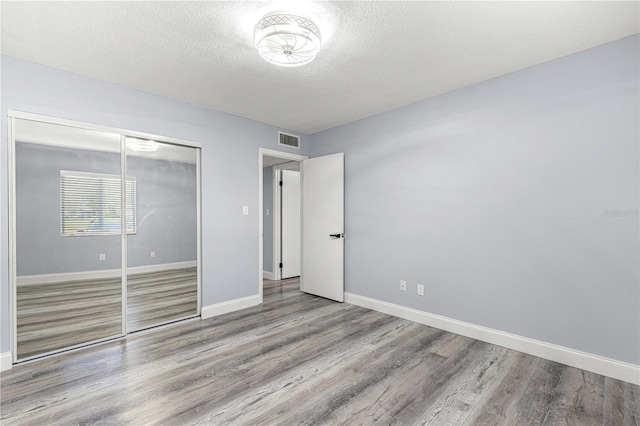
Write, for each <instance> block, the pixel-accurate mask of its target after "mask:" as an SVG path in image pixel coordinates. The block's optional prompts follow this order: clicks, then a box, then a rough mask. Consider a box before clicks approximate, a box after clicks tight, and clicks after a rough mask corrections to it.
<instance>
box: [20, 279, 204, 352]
mask: <svg viewBox="0 0 640 426" xmlns="http://www.w3.org/2000/svg"><path fill="white" fill-rule="evenodd" d="M197 291H198V284H197V268H196V267H191V268H177V269H171V270H166V271H160V272H151V273H140V274H130V275H129V276H128V277H127V293H128V295H127V327H128V329H129V331H134V330H140V329H142V328H147V327H151V326H154V325H158V324H163V323H166V322H170V321H175V320H177V319H181V318H185V317H188V316H195V315H197V313H198V312H197V311H198V304H197V303H198V302H197V297H198V294H197ZM17 304H18V310H17V317H18V324H17V330H18V333H17V339H18V345H17V346H18V359H27V358H30V357H34V356H38V355H41V354H43V353H47V352H51V351H55V350H60V349H64V348H68V347H71V346H74V345H79V344H83V343H87V342H91V341H94V340H100V339H105V338H108V337H114V336H120V335H121V334H122V281H121V279H120V277H117V278H105V279H92V280H74V281H65V282H59V283H45V284H29V285H19V286H18V288H17Z"/></svg>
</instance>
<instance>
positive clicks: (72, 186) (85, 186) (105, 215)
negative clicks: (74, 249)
mask: <svg viewBox="0 0 640 426" xmlns="http://www.w3.org/2000/svg"><path fill="white" fill-rule="evenodd" d="M126 185H127V191H126V226H127V234H135V232H136V180H135V178H134V177H127V184H126ZM121 206H122V198H121V182H120V176H119V175H110V174H101V173H86V172H76V171H69V170H60V234H61V235H62V236H78V235H114V234H120V230H121V211H122V209H121Z"/></svg>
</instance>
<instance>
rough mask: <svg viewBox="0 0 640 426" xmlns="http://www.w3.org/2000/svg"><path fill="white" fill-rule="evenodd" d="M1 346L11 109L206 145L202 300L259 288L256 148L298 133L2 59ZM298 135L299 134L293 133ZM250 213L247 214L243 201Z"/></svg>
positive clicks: (5, 318)
mask: <svg viewBox="0 0 640 426" xmlns="http://www.w3.org/2000/svg"><path fill="white" fill-rule="evenodd" d="M1 59H2V61H1V90H0V105H1V109H0V124H1V128H2V130H1V131H0V135H1V138H2V143H1V145H0V150H1V151H0V154H1V158H0V164H1V165H2V166H1V167H2V168H1V169H0V182H1V184H0V229H2V233H1V234H0V239H1V240H0V246H1V247H2V251H1V254H0V352H7V351H9V350H10V347H9V281H8V238H7V233H6V231H5V230H6V229H8V226H9V225H8V223H9V222H8V210H7V209H8V192H7V190H8V187H7V169H6V166H5V165H6V164H7V132H6V128H7V127H6V126H7V110H8V109H13V110H18V111H27V112H32V113H37V114H44V115H49V116H54V117H60V118H67V119H72V120H79V121H84V122H88V123H95V124H100V125H105V126H112V127H117V128H124V129H131V130H136V131H141V132H148V133H152V134H157V135H164V136H170V137H177V138H182V139H187V140H192V141H196V142H200V143H202V152H201V155H202V162H201V165H202V180H201V184H202V281H203V282H202V303H203V305H204V306H207V305H212V304H215V303H220V302H224V301H228V300H233V299H237V298H241V297H246V296H251V295H257V294H258V284H259V283H258V260H259V259H258V243H257V242H258V238H257V235H258V218H259V216H258V214H260V213H259V208H258V173H262V171H261V170H260V171H259V170H258V148H259V147H265V148H270V149H275V150H278V151H288V152H293V153H296V154H302V155H307V154H308V151H309V137H308V136H307V135H301V148H300V149H299V150H298V149H289V148H286V147H283V146H279V145H278V143H277V142H278V139H277V131H278V130H284V131H288V132H292V130H291V129H279V128H276V127H273V126H269V125H266V124H264V123H259V122H256V121H252V120H248V119H245V118H241V117H238V116H234V115H231V114H225V113H221V112H217V111H213V110H209V109H205V108H200V107H196V106H193V105H189V104H186V103H182V102H178V101H174V100H170V99H166V98H162V97H159V96H155V95H151V94H147V93H143V92H140V91H136V90H131V89H127V88H124V87H121V86H117V85H114V84H111V83H106V82H102V81H98V80H95V79H91V78H88V77H84V76H80V75H77V74H73V73H69V72H66V71H61V70H57V69H54V68H50V67H46V66H42V65H38V64H34V63H31V62H27V61H22V60H19V59H15V58H11V57H7V56H2V57H1ZM295 133H296V134H299V132H295ZM243 205H247V206H249V215H248V216H243V215H242V206H243Z"/></svg>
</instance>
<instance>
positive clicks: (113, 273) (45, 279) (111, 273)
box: [17, 260, 197, 285]
mask: <svg viewBox="0 0 640 426" xmlns="http://www.w3.org/2000/svg"><path fill="white" fill-rule="evenodd" d="M194 266H197V262H196V261H195V260H189V261H186V262H175V263H162V264H158V265H145V266H134V267H131V268H127V269H126V273H127V274H148V273H151V272H162V271H168V270H171V269H181V268H192V267H194ZM120 275H121V270H120V269H103V270H100V271H84V272H63V273H57V274H41V275H23V276H21V277H18V278H17V283H18V284H20V285H33V284H45V283H49V284H52V283H60V282H64V281H74V280H78V281H82V280H99V279H103V278H116V277H119V276H120Z"/></svg>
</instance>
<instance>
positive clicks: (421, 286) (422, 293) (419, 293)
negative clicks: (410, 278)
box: [418, 284, 424, 296]
mask: <svg viewBox="0 0 640 426" xmlns="http://www.w3.org/2000/svg"><path fill="white" fill-rule="evenodd" d="M418 296H424V285H423V284H418Z"/></svg>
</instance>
